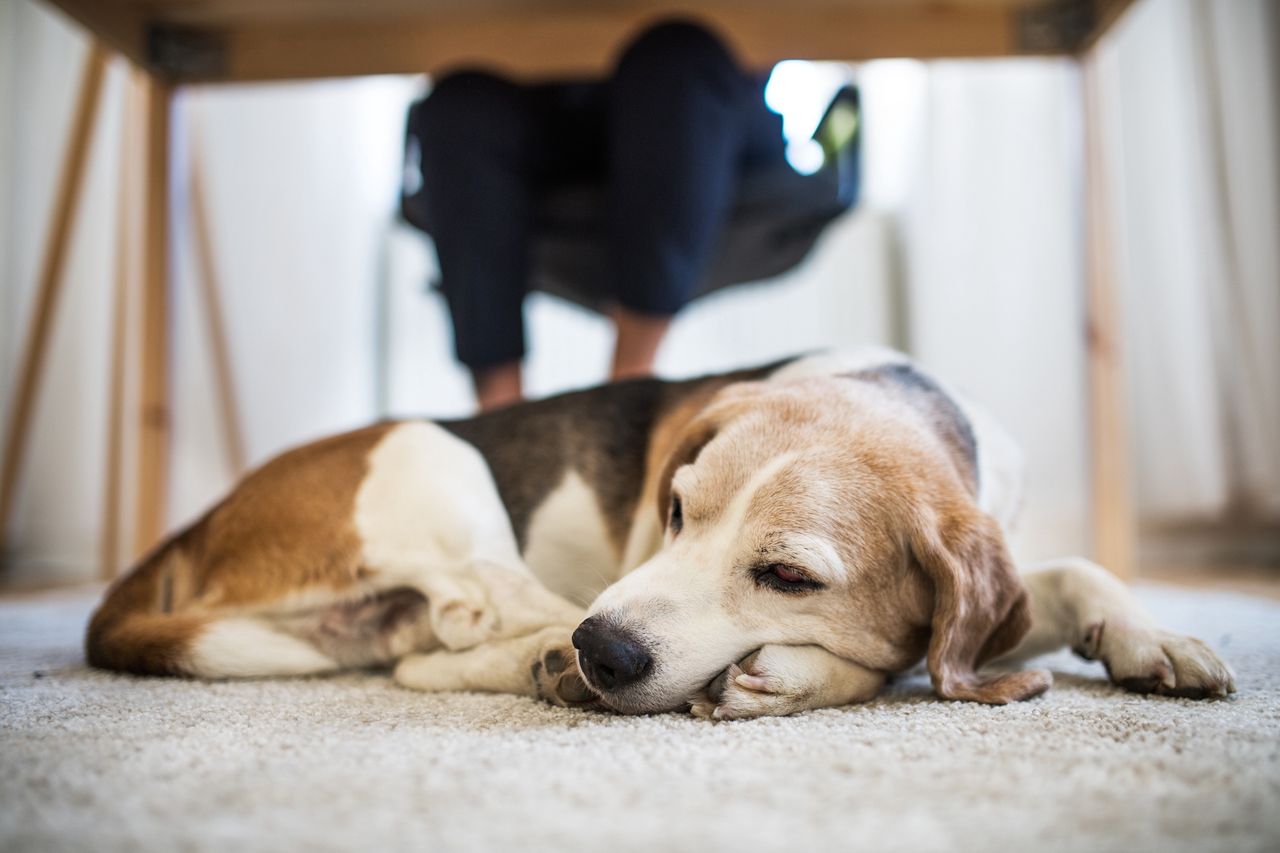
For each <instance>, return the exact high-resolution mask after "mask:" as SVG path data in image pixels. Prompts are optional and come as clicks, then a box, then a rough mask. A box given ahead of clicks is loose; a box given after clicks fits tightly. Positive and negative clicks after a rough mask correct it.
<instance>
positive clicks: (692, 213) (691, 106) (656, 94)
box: [419, 22, 783, 368]
mask: <svg viewBox="0 0 1280 853" xmlns="http://www.w3.org/2000/svg"><path fill="white" fill-rule="evenodd" d="M764 82H765V81H764V79H763V78H761V77H760V76H759V75H752V74H748V73H746V72H744V71H743V70H741V69H740V68H739V67H738V66H737V64H736V63H735V61H734V59H733V57H732V56H731V55H730V54H729V52H728V50H727V49H726V48H725V47H724V45H723V44H722V43H721V42H720V41H719V40H717V39H716V38H715V37H714V36H713V35H711V34H710V33H709V32H707V31H706V30H705V29H703V28H701V27H699V26H696V25H694V24H689V23H683V22H668V23H664V24H659V25H657V26H655V27H654V28H652V29H649V30H647V31H646V32H644V33H643V34H642V35H640V36H639V37H638V38H637V39H636V40H635V41H633V42H632V43H631V44H630V45H629V46H628V47H627V48H626V50H625V51H624V52H623V54H622V56H621V58H620V60H619V62H618V65H617V68H616V70H615V71H614V73H613V75H612V76H611V77H609V78H608V79H606V80H602V81H593V82H575V83H549V84H540V85H533V86H524V85H519V84H516V83H513V82H511V81H508V80H504V79H502V78H500V77H496V76H493V75H490V74H486V73H480V72H461V73H457V74H453V75H450V76H448V77H446V78H445V79H443V80H441V81H440V82H439V84H438V85H437V86H436V87H435V89H434V90H433V92H432V94H431V95H430V97H429V98H427V101H426V104H425V106H424V108H423V115H422V117H421V119H420V125H419V132H420V138H421V141H422V176H423V191H424V192H423V197H424V199H425V203H426V213H427V216H428V217H429V219H430V224H431V233H432V236H433V238H434V239H435V244H436V253H437V256H438V258H439V262H440V277H441V286H442V289H443V291H444V294H445V297H446V299H447V301H448V303H449V310H450V314H451V315H452V319H453V329H454V345H455V349H456V352H457V356H458V359H459V361H461V362H463V363H464V364H466V365H467V366H469V367H472V368H483V367H488V366H492V365H495V364H500V363H503V362H508V361H513V360H516V359H519V358H520V357H522V356H523V355H524V351H525V344H524V320H523V311H522V305H523V300H524V296H525V293H526V291H527V285H528V277H529V270H528V265H529V254H530V252H529V243H530V241H529V237H530V229H531V224H532V214H533V210H534V207H535V205H536V203H537V199H538V196H539V194H540V193H542V192H545V191H547V190H548V189H550V188H553V187H556V186H562V185H565V184H572V183H592V182H593V183H600V184H603V185H605V186H606V187H607V198H608V209H609V217H610V221H609V223H608V228H609V239H610V249H611V253H612V257H613V280H612V281H611V282H607V283H603V284H604V285H605V286H604V287H603V288H602V289H603V290H605V291H606V292H610V293H612V295H613V296H614V298H615V299H616V301H617V302H618V303H619V304H620V305H622V306H624V307H626V308H629V309H631V310H633V311H637V312H640V313H645V314H653V315H671V314H674V313H675V312H677V311H678V310H679V309H680V308H681V307H683V306H684V305H685V304H686V303H687V302H688V301H689V299H690V297H691V295H692V294H693V292H694V288H695V287H696V285H697V283H698V280H699V277H700V276H701V275H702V273H703V272H704V270H705V269H706V267H707V265H708V263H709V262H710V260H711V258H710V253H711V252H712V251H714V249H715V245H716V240H717V238H718V236H719V234H720V230H721V228H722V226H723V225H724V222H725V219H726V216H727V214H728V212H729V210H730V206H731V204H732V201H733V195H734V189H735V184H736V179H737V176H738V175H739V174H740V173H741V172H742V170H743V169H746V168H751V166H752V165H753V163H758V162H760V161H768V160H781V159H782V158H783V141H782V124H781V118H780V117H779V116H778V115H777V114H776V113H773V112H771V111H770V110H769V109H768V107H766V106H765V103H764V97H763V89H764Z"/></svg>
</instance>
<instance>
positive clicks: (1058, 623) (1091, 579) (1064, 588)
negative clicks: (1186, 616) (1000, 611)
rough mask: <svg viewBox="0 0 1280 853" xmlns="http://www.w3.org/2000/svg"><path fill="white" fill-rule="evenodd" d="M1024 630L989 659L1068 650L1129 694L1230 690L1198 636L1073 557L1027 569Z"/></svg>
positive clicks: (1226, 670)
mask: <svg viewBox="0 0 1280 853" xmlns="http://www.w3.org/2000/svg"><path fill="white" fill-rule="evenodd" d="M1023 581H1024V582H1025V583H1026V585H1027V589H1028V591H1029V592H1030V594H1031V603H1032V624H1031V630H1030V632H1028V634H1027V636H1026V637H1024V638H1023V640H1022V642H1021V644H1019V645H1018V647H1017V648H1016V649H1014V650H1013V651H1012V652H1011V653H1010V654H1008V655H1006V656H1005V657H1004V658H1002V659H1001V660H1000V661H997V663H1006V662H1016V661H1022V660H1027V659H1028V658H1032V657H1035V656H1036V655H1040V654H1044V653H1045V652H1051V651H1055V650H1057V649H1060V648H1062V647H1064V646H1068V647H1070V648H1071V649H1072V650H1073V651H1074V652H1075V653H1076V654H1078V655H1080V656H1081V657H1083V658H1085V659H1086V660H1099V661H1102V663H1103V664H1104V665H1105V666H1106V668H1107V673H1108V674H1109V675H1110V676H1111V680H1112V681H1114V682H1115V683H1116V684H1118V685H1120V686H1121V687H1123V688H1125V689H1126V690H1132V691H1134V692H1137V693H1161V694H1166V695H1170V696H1184V697H1188V698H1192V699H1202V698H1205V697H1208V696H1226V695H1227V694H1228V693H1234V692H1235V689H1236V688H1235V683H1234V681H1233V679H1232V674H1231V669H1230V667H1228V666H1227V665H1226V664H1225V663H1223V661H1222V660H1221V659H1220V658H1219V657H1218V656H1217V655H1216V654H1214V652H1213V650H1212V649H1210V648H1209V647H1208V646H1207V645H1205V644H1204V643H1203V642H1201V641H1200V640H1197V639H1196V638H1194V637H1188V636H1185V635H1183V634H1178V633H1174V632H1172V631H1166V630H1164V629H1163V628H1161V627H1160V626H1159V625H1157V624H1156V623H1155V621H1154V620H1153V619H1152V618H1151V616H1150V615H1149V614H1148V613H1147V612H1146V610H1144V609H1143V608H1142V606H1141V605H1140V604H1138V602H1137V599H1135V598H1134V597H1133V593H1132V592H1130V590H1129V588H1128V587H1127V586H1126V585H1125V584H1124V583H1122V582H1121V581H1120V580H1118V579H1117V578H1116V577H1115V576H1114V575H1112V574H1111V573H1110V572H1108V571H1107V570H1106V569H1104V568H1102V567H1101V566H1099V565H1097V564H1096V563H1092V562H1090V561H1088V560H1085V559H1081V558H1078V557H1074V558H1068V559H1062V560H1054V561H1052V562H1049V563H1044V564H1041V565H1039V566H1036V567H1033V568H1031V569H1028V570H1027V572H1026V573H1025V574H1024V575H1023Z"/></svg>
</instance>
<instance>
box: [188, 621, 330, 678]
mask: <svg viewBox="0 0 1280 853" xmlns="http://www.w3.org/2000/svg"><path fill="white" fill-rule="evenodd" d="M188 667H189V668H190V671H191V673H192V674H193V675H197V676H200V677H202V678H258V677H264V676H283V675H313V674H315V673H320V672H332V671H334V670H336V669H338V664H337V662H336V661H334V660H333V659H332V658H329V657H327V656H325V655H323V654H321V653H320V652H319V651H318V650H317V649H316V647H315V646H313V645H311V644H310V643H308V642H306V641H305V640H301V639H298V638H297V637H293V636H290V635H288V634H283V633H281V632H279V631H276V630H274V629H273V628H272V627H271V626H270V625H267V624H266V623H264V622H262V621H260V620H258V619H245V618H231V619H219V620H218V621H216V622H214V623H213V624H211V625H209V626H208V627H207V628H205V629H204V631H203V632H201V634H200V635H199V636H198V637H197V638H196V640H195V643H194V644H193V645H192V648H191V652H190V659H189V661H188Z"/></svg>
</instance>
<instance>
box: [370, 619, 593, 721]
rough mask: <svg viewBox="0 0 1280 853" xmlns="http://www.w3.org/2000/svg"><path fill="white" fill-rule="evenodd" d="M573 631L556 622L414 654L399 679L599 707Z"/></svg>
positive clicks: (435, 688)
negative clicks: (572, 638)
mask: <svg viewBox="0 0 1280 853" xmlns="http://www.w3.org/2000/svg"><path fill="white" fill-rule="evenodd" d="M572 632H573V626H553V627H549V628H543V629H542V630H541V631H538V632H536V633H533V634H529V635H527V636H524V637H516V638H514V639H506V640H498V641H496V642H491V643H485V644H484V645H480V646H476V647H475V648H472V649H468V650H466V651H462V652H447V651H439V652H432V653H430V654H413V655H408V656H407V657H405V658H404V659H403V660H401V661H400V663H399V664H398V665H397V666H396V669H395V679H396V681H397V682H399V683H400V684H402V685H404V686H405V687H411V688H413V689H415V690H426V691H431V692H440V691H446V690H478V691H481V692H486V693H515V694H517V695H520V696H533V697H536V698H539V699H544V700H546V701H548V702H550V703H552V704H553V705H562V706H566V707H574V708H587V707H598V706H599V703H598V701H597V700H596V697H595V694H593V693H592V692H591V691H590V690H588V689H587V686H586V683H585V682H583V680H582V677H581V675H580V674H579V672H578V659H577V656H576V654H575V653H574V650H573V644H572V643H571V642H570V640H569V638H570V635H571V634H572Z"/></svg>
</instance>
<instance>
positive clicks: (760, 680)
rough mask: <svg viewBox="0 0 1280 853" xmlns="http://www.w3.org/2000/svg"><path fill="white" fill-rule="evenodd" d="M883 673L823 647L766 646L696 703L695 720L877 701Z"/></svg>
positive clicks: (732, 669)
mask: <svg viewBox="0 0 1280 853" xmlns="http://www.w3.org/2000/svg"><path fill="white" fill-rule="evenodd" d="M884 679H885V675H884V673H883V672H876V671H874V670H870V669H866V668H865V667H862V666H859V665H858V664H856V663H852V662H851V661H847V660H845V659H844V658H839V657H836V656H835V655H833V654H831V653H830V652H828V651H827V650H826V649H824V648H822V647H820V646H765V647H764V648H762V649H760V650H759V651H756V652H753V653H752V654H751V655H748V656H747V657H746V658H744V659H743V660H742V661H741V662H739V663H736V664H734V665H733V666H730V667H729V668H728V669H727V670H725V672H724V673H722V674H721V675H720V677H719V678H717V679H716V680H715V681H713V682H712V683H711V685H709V686H708V688H707V690H706V691H704V692H702V693H700V694H699V695H697V696H694V697H693V698H691V699H690V702H689V705H690V709H689V710H690V711H691V712H692V713H693V715H694V716H695V717H703V718H707V719H713V720H735V719H744V718H747V717H769V716H773V717H781V716H786V715H787V714H795V713H797V712H799V711H811V710H813V709H815V708H834V707H836V706H839V705H849V704H852V703H854V702H865V701H867V700H868V699H871V698H872V697H874V696H875V695H876V694H877V693H878V692H880V688H881V687H882V686H883V685H884Z"/></svg>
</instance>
